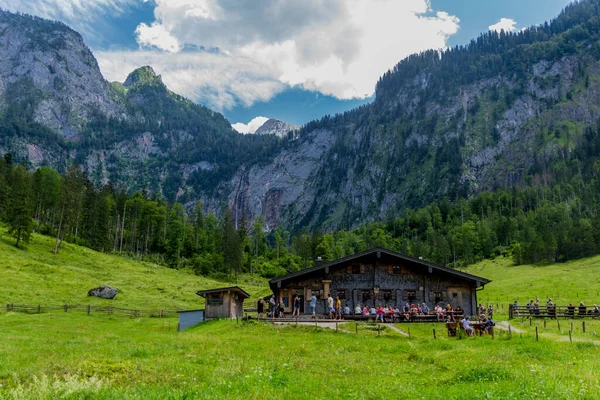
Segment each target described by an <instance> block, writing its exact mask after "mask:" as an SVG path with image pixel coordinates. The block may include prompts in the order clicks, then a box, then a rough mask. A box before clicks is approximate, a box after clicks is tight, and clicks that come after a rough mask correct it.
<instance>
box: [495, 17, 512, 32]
mask: <svg viewBox="0 0 600 400" xmlns="http://www.w3.org/2000/svg"><path fill="white" fill-rule="evenodd" d="M516 25H517V21H515V20H514V19H511V18H500V21H498V22H496V23H495V24H494V25H490V26H489V27H488V29H489V30H490V31H496V32H500V31H504V32H513V31H516V30H517V27H516Z"/></svg>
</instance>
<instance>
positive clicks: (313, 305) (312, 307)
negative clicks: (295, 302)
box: [308, 293, 317, 319]
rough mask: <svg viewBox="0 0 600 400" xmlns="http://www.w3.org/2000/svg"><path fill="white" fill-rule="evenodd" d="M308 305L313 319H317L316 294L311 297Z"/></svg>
mask: <svg viewBox="0 0 600 400" xmlns="http://www.w3.org/2000/svg"><path fill="white" fill-rule="evenodd" d="M308 305H309V307H310V313H311V318H314V319H317V297H316V296H315V294H314V293H312V295H311V296H310V302H309V303H308Z"/></svg>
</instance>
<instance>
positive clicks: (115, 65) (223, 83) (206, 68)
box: [96, 51, 286, 111]
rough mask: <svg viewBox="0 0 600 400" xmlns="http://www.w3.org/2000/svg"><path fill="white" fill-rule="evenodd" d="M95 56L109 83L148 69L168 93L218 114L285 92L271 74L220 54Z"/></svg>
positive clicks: (253, 63)
mask: <svg viewBox="0 0 600 400" xmlns="http://www.w3.org/2000/svg"><path fill="white" fill-rule="evenodd" d="M96 56H97V57H98V64H99V66H100V69H101V70H102V72H103V74H104V76H105V77H106V78H107V79H108V80H109V81H119V82H123V81H125V79H126V78H127V75H128V74H129V73H130V72H131V71H133V70H134V69H136V68H139V67H142V66H144V65H150V66H152V68H153V69H154V70H155V71H156V73H157V74H159V75H161V76H162V78H163V81H164V83H165V84H166V85H167V86H168V87H169V89H171V90H172V91H174V92H176V93H178V94H181V95H183V96H185V97H187V98H190V99H193V100H195V101H198V102H199V103H202V104H206V105H208V106H210V107H211V108H213V109H216V110H219V111H223V110H226V109H231V108H233V107H235V106H237V105H242V106H250V105H252V104H254V103H255V102H258V101H269V100H270V99H271V98H272V97H273V96H275V95H276V94H278V93H280V92H282V91H283V90H284V89H285V88H286V86H285V85H284V84H283V83H282V82H280V81H279V80H277V79H275V78H273V75H274V71H272V70H270V69H268V68H265V67H264V66H262V65H260V64H258V63H256V62H254V61H253V60H250V59H243V58H240V57H236V58H233V57H231V56H228V55H226V54H222V53H213V52H205V51H197V52H179V53H168V52H160V51H122V52H113V51H107V52H96Z"/></svg>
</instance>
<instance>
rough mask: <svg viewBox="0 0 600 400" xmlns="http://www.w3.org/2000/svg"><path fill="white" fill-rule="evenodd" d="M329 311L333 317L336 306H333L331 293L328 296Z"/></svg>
mask: <svg viewBox="0 0 600 400" xmlns="http://www.w3.org/2000/svg"><path fill="white" fill-rule="evenodd" d="M327 311H328V312H329V319H333V313H334V312H335V308H333V297H331V294H329V297H327Z"/></svg>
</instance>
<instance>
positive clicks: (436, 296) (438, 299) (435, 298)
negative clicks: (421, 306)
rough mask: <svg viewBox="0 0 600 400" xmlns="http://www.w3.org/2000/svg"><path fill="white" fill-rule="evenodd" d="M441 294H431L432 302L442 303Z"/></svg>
mask: <svg viewBox="0 0 600 400" xmlns="http://www.w3.org/2000/svg"><path fill="white" fill-rule="evenodd" d="M442 300H443V299H442V292H433V302H434V303H440V302H441V301H442Z"/></svg>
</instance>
